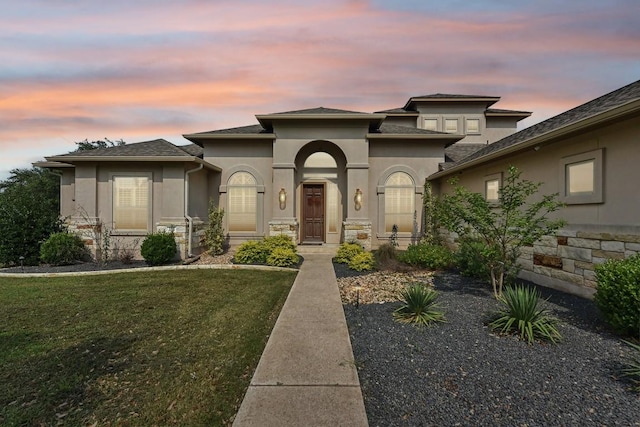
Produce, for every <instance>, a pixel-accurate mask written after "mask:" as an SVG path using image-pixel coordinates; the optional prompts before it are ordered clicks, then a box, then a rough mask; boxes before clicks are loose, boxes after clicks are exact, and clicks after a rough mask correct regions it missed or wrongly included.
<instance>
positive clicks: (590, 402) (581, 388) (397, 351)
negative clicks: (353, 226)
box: [336, 268, 640, 426]
mask: <svg viewBox="0 0 640 427" xmlns="http://www.w3.org/2000/svg"><path fill="white" fill-rule="evenodd" d="M336 274H337V276H338V277H339V278H343V277H344V276H345V275H344V274H342V272H341V270H340V268H336ZM433 281H434V284H435V289H436V290H438V291H440V294H441V295H440V304H441V306H442V307H443V308H444V310H445V312H446V319H447V322H446V323H441V324H437V325H435V326H432V327H429V328H422V329H420V328H416V327H414V326H411V325H403V324H400V323H397V322H394V321H393V320H392V316H391V315H392V312H393V310H394V309H395V308H396V307H398V303H397V302H396V303H383V304H363V303H362V301H361V304H360V307H359V308H358V309H356V308H355V306H354V305H351V304H346V305H344V311H345V315H346V318H347V324H348V327H349V333H350V337H351V343H352V346H353V352H354V356H355V360H356V365H357V366H358V373H359V377H360V383H361V386H362V392H363V395H364V400H365V407H366V411H367V416H368V418H369V424H370V425H371V426H456V425H460V426H468V425H483V426H484V425H487V426H601V425H606V426H640V395H638V393H635V392H632V391H631V390H630V382H629V381H628V380H625V379H623V378H619V372H620V369H621V367H622V366H623V363H624V362H625V361H626V357H627V356H628V355H630V354H631V353H630V351H629V349H628V347H627V346H626V345H625V344H624V343H622V342H621V341H620V339H619V338H617V337H615V336H614V335H612V334H611V333H610V332H609V331H608V329H607V328H606V326H605V325H604V323H603V321H602V320H601V318H600V316H599V314H598V312H597V309H596V307H595V305H594V304H593V302H592V301H590V300H587V299H582V298H580V297H576V296H572V295H568V294H564V293H562V292H558V291H554V290H551V289H547V288H540V289H541V291H542V292H543V296H544V297H545V298H547V297H548V298H550V300H549V302H547V303H546V305H547V307H548V308H549V309H550V310H551V311H552V313H553V314H554V315H555V316H556V317H558V318H559V319H560V320H561V324H560V326H559V329H560V332H561V334H562V336H563V341H562V342H561V343H560V344H558V345H551V344H542V343H536V344H534V345H532V346H529V345H527V344H526V343H525V342H523V341H520V340H518V339H517V338H516V337H505V336H497V335H496V334H493V333H491V332H490V331H489V329H488V327H487V326H485V319H486V314H487V313H488V312H490V311H492V310H494V309H495V308H496V307H497V303H496V301H495V300H494V299H493V297H492V293H491V290H490V288H489V287H488V286H487V285H485V284H481V283H478V282H475V281H473V280H470V279H468V278H464V277H461V276H459V275H457V274H454V273H439V274H437V275H436V276H435V277H434V279H433Z"/></svg>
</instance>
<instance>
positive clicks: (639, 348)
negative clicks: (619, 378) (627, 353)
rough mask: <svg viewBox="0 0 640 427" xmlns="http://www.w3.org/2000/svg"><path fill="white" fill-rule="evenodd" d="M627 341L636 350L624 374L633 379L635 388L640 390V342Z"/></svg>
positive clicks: (623, 371)
mask: <svg viewBox="0 0 640 427" xmlns="http://www.w3.org/2000/svg"><path fill="white" fill-rule="evenodd" d="M625 342H626V343H627V344H629V345H630V346H631V348H632V349H633V350H634V356H632V357H631V359H630V361H629V363H628V364H627V365H626V366H625V368H624V369H623V370H622V375H624V376H625V377H629V378H631V381H632V382H633V383H634V384H635V386H634V387H633V389H634V390H635V391H637V392H640V344H634V343H632V342H629V341H625Z"/></svg>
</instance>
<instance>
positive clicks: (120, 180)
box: [113, 176, 151, 231]
mask: <svg viewBox="0 0 640 427" xmlns="http://www.w3.org/2000/svg"><path fill="white" fill-rule="evenodd" d="M149 181H150V176H114V177H113V228H114V229H115V230H124V231H128V230H131V231H133V230H144V231H147V230H148V229H149V222H150V221H149V217H150V213H151V209H150V205H151V203H150V201H151V197H150V191H149V190H150V186H149Z"/></svg>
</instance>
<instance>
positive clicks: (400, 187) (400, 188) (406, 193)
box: [384, 172, 416, 233]
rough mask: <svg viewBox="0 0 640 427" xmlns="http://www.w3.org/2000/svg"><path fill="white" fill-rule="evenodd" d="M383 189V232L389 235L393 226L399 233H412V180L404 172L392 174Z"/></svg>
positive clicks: (413, 209)
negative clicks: (396, 227)
mask: <svg viewBox="0 0 640 427" xmlns="http://www.w3.org/2000/svg"><path fill="white" fill-rule="evenodd" d="M384 187H385V189H384V218H385V231H386V232H388V233H390V232H391V231H392V229H393V225H394V224H395V225H397V226H398V231H399V232H412V231H413V215H414V212H415V192H416V190H415V184H414V183H413V179H412V178H411V176H409V174H407V173H405V172H394V173H392V174H391V175H389V177H388V178H387V181H386V182H385V185H384Z"/></svg>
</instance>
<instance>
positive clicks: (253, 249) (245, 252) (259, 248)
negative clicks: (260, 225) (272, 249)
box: [233, 240, 269, 264]
mask: <svg viewBox="0 0 640 427" xmlns="http://www.w3.org/2000/svg"><path fill="white" fill-rule="evenodd" d="M268 257H269V249H268V248H267V247H266V246H265V245H264V243H263V242H261V241H257V240H248V241H246V242H244V243H242V244H241V245H240V246H238V249H237V250H236V253H235V255H234V257H233V258H234V260H235V262H237V263H238V264H266V262H267V258H268Z"/></svg>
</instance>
